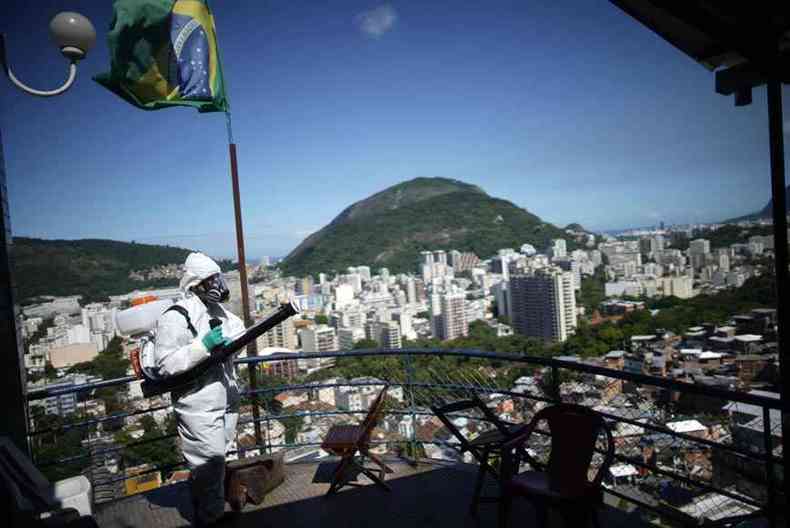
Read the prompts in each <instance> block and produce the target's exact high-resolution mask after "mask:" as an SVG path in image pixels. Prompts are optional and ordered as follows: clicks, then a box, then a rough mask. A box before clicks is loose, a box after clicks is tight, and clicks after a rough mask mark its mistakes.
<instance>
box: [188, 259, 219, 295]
mask: <svg viewBox="0 0 790 528" xmlns="http://www.w3.org/2000/svg"><path fill="white" fill-rule="evenodd" d="M184 268H185V269H184V275H183V276H182V277H181V283H180V287H181V291H183V292H184V293H188V292H189V289H190V288H191V287H193V286H197V285H198V284H199V283H200V282H201V281H202V280H204V279H207V278H209V277H211V276H212V275H214V274H216V273H220V271H221V270H220V269H219V265H217V263H216V262H214V261H213V260H211V259H210V258H209V257H207V256H206V255H204V254H203V253H190V254H189V256H188V257H187V260H186V262H184Z"/></svg>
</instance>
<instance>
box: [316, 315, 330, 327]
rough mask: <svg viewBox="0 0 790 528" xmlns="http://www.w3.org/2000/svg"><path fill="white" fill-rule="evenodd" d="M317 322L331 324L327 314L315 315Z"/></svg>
mask: <svg viewBox="0 0 790 528" xmlns="http://www.w3.org/2000/svg"><path fill="white" fill-rule="evenodd" d="M314 321H315V324H319V325H320V324H329V318H328V317H327V316H325V315H321V314H318V315H316V316H315V319H314Z"/></svg>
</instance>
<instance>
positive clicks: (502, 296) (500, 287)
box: [491, 281, 512, 320]
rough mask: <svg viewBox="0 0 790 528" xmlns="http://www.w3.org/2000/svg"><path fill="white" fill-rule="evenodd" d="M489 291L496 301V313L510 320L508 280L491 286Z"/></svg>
mask: <svg viewBox="0 0 790 528" xmlns="http://www.w3.org/2000/svg"><path fill="white" fill-rule="evenodd" d="M491 293H492V294H493V295H494V300H495V302H496V309H497V314H498V315H499V316H500V317H504V318H506V319H507V320H510V317H511V312H512V310H511V308H510V303H511V301H510V283H509V282H508V281H501V282H498V283H496V284H494V285H493V286H491Z"/></svg>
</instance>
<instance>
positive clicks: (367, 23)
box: [354, 4, 398, 38]
mask: <svg viewBox="0 0 790 528" xmlns="http://www.w3.org/2000/svg"><path fill="white" fill-rule="evenodd" d="M397 21H398V13H396V12H395V9H394V8H393V7H392V6H391V5H389V4H383V5H380V6H378V7H374V8H373V9H369V10H367V11H363V12H362V13H360V14H358V15H357V16H355V17H354V24H356V26H357V28H359V30H360V31H361V32H362V33H364V34H365V35H367V36H369V37H372V38H379V37H380V36H382V35H383V34H384V33H386V32H387V31H389V30H391V29H392V28H393V27H394V26H395V22H397Z"/></svg>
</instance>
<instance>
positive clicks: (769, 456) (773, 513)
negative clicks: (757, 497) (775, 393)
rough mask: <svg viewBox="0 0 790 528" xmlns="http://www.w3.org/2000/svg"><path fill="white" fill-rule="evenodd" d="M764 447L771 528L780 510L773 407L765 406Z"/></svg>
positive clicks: (767, 507)
mask: <svg viewBox="0 0 790 528" xmlns="http://www.w3.org/2000/svg"><path fill="white" fill-rule="evenodd" d="M763 449H764V450H765V477H766V486H767V488H768V489H767V492H768V497H767V499H768V502H767V504H766V509H767V510H768V523H769V525H770V526H771V528H774V527H775V526H776V524H777V523H776V521H777V515H778V512H777V510H776V482H775V481H774V457H773V450H774V446H773V439H772V438H771V409H770V408H768V407H763Z"/></svg>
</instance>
